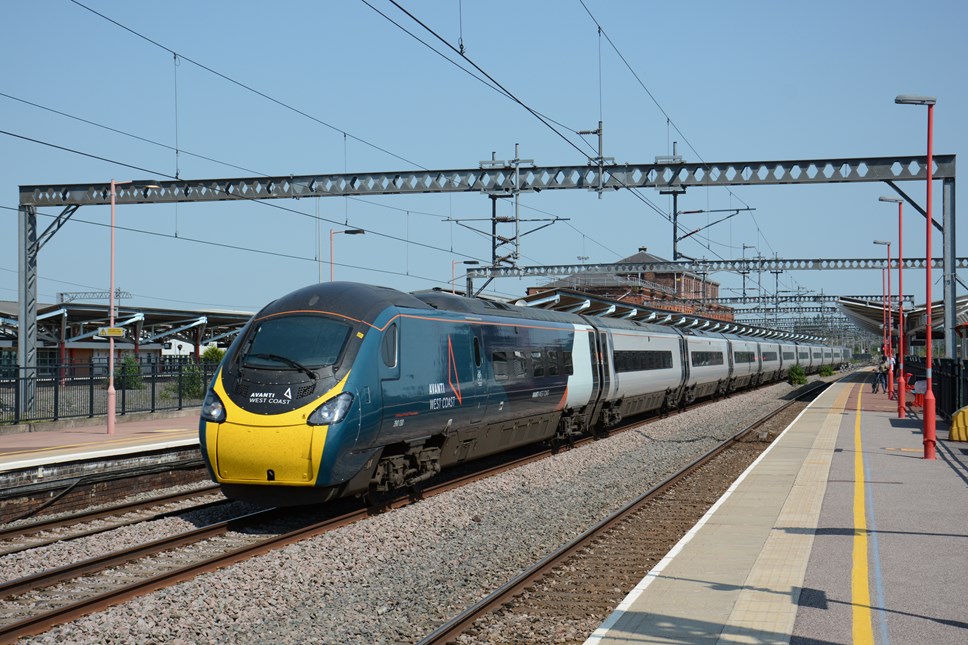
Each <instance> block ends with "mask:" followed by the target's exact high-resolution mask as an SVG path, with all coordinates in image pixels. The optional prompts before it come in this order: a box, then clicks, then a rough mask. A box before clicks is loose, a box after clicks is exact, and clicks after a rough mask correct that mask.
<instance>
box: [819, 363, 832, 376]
mask: <svg viewBox="0 0 968 645" xmlns="http://www.w3.org/2000/svg"><path fill="white" fill-rule="evenodd" d="M833 373H834V368H833V366H831V365H821V366H820V376H832V375H833Z"/></svg>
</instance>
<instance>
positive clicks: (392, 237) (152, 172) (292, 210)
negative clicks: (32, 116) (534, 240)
mask: <svg viewBox="0 0 968 645" xmlns="http://www.w3.org/2000/svg"><path fill="white" fill-rule="evenodd" d="M0 134H6V135H9V136H11V137H15V138H18V139H23V140H25V141H29V142H31V143H36V144H39V145H44V146H48V147H51V148H55V149H57V150H63V151H65V152H71V153H74V154H78V155H81V156H84V157H90V158H92V159H97V160H99V161H104V162H106V163H112V164H116V165H119V166H124V167H127V168H133V169H135V170H140V171H142V172H145V173H148V174H150V175H155V176H158V177H165V178H166V179H175V178H174V177H173V176H172V175H169V174H167V173H164V172H161V171H158V170H150V169H147V168H142V167H140V166H135V165H133V164H128V163H124V162H122V161H117V160H113V159H108V158H107V157H101V156H98V155H94V154H91V153H87V152H83V151H81V150H76V149H74V148H68V147H65V146H59V145H57V144H53V143H49V142H47V141H41V140H40V139H34V138H32V137H26V136H23V135H19V134H14V133H12V132H7V131H6V130H0ZM212 190H218V189H217V188H213V189H212ZM232 197H233V198H236V199H239V200H243V201H248V202H251V203H254V204H262V205H263V206H268V207H270V208H276V209H278V210H281V211H285V212H288V213H294V214H296V215H301V216H302V217H305V218H308V219H312V220H316V219H318V220H320V221H323V222H328V223H330V224H336V225H338V226H343V225H344V223H343V222H340V221H338V220H332V219H329V218H326V217H319V218H317V217H316V215H314V214H312V213H306V212H303V211H300V210H296V209H295V208H288V207H286V206H281V205H279V204H273V203H270V202H266V201H263V200H260V199H255V198H252V197H245V196H242V195H233V196H232ZM364 230H366V232H367V233H372V234H373V235H376V236H378V237H383V238H386V239H390V240H396V241H398V242H404V243H406V244H414V245H416V246H420V247H423V248H426V249H430V250H433V251H440V252H442V253H447V254H449V255H459V256H462V257H466V258H471V259H477V260H480V259H481V258H474V256H472V255H468V254H466V253H456V252H453V251H451V250H450V249H445V248H442V247H438V246H433V245H431V244H424V243H423V242H414V241H412V240H405V239H403V238H401V237H397V236H396V235H390V234H388V233H381V232H380V231H375V230H372V229H364Z"/></svg>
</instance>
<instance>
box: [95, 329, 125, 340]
mask: <svg viewBox="0 0 968 645" xmlns="http://www.w3.org/2000/svg"><path fill="white" fill-rule="evenodd" d="M97 335H98V336H101V337H102V338H108V337H114V338H121V337H122V336H124V327H98V330H97Z"/></svg>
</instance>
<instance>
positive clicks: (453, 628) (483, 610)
mask: <svg viewBox="0 0 968 645" xmlns="http://www.w3.org/2000/svg"><path fill="white" fill-rule="evenodd" d="M829 385H830V384H829V383H827V382H824V383H822V384H821V385H819V386H817V387H815V388H813V389H811V390H809V391H807V392H802V393H801V394H800V395H798V396H797V397H796V398H794V399H791V400H790V401H789V402H787V403H786V404H784V405H782V406H780V407H779V408H777V409H776V410H773V411H772V412H770V413H769V414H768V415H766V416H764V417H762V418H761V419H758V420H756V421H755V422H753V423H752V424H750V425H749V426H748V427H746V428H744V429H742V430H740V431H739V432H737V433H735V434H734V435H733V436H732V437H730V438H728V439H726V440H725V441H723V442H722V443H721V444H720V445H718V446H716V447H715V448H713V449H712V450H710V451H709V452H707V453H706V454H704V455H702V456H700V457H699V458H698V459H696V460H694V461H693V462H692V463H690V464H687V465H686V466H685V467H683V468H681V469H680V470H678V471H677V472H675V473H673V474H672V475H670V476H669V477H667V478H666V479H664V480H663V481H661V482H659V483H658V484H656V485H655V486H653V487H652V488H650V489H649V490H648V491H646V492H645V493H643V494H642V495H640V496H639V497H637V498H636V499H634V500H632V501H631V502H629V503H628V504H626V505H625V506H624V507H622V508H621V509H619V510H617V511H615V512H614V513H612V514H611V515H609V516H608V517H606V518H605V519H603V520H602V521H600V522H599V523H598V524H596V525H595V526H593V527H591V528H589V529H588V530H586V531H585V532H584V533H582V534H581V535H579V536H578V537H576V538H575V539H574V540H572V541H571V542H569V543H568V544H565V545H564V546H562V547H561V548H559V549H558V550H557V551H555V552H553V553H551V554H550V555H548V556H547V557H545V558H544V559H543V560H541V561H540V562H537V563H535V564H534V565H533V566H532V567H530V568H528V569H527V570H525V571H523V572H522V573H520V574H519V575H518V576H516V577H515V578H514V579H512V580H510V581H509V582H507V583H506V584H504V585H503V586H501V587H500V588H498V589H496V590H495V591H494V592H492V593H491V594H489V595H488V596H487V597H485V598H484V599H482V600H481V601H480V602H478V603H476V604H474V605H472V606H470V607H468V608H467V609H466V610H464V611H463V612H461V613H460V614H459V615H457V616H455V617H454V618H453V619H451V620H450V621H448V622H446V623H444V624H443V625H441V626H440V627H438V628H437V629H436V630H434V631H433V632H431V633H430V634H428V635H427V636H426V637H425V638H423V639H422V640H420V641H418V645H436V644H439V643H448V642H454V640H455V639H456V638H457V636H459V635H460V634H462V633H464V632H465V631H467V629H468V628H470V626H471V625H473V624H474V622H476V621H477V620H478V619H479V618H481V617H482V616H484V615H486V614H488V613H491V612H492V611H494V610H495V609H497V608H498V607H500V606H502V605H504V604H506V603H507V602H508V601H509V600H511V599H512V598H513V597H514V596H516V595H518V594H519V593H521V592H522V591H523V590H524V589H525V588H526V587H528V586H529V585H531V584H532V583H534V582H535V581H537V580H539V579H540V578H543V577H544V576H545V575H547V574H548V573H549V572H550V571H551V570H553V569H554V568H556V567H557V566H559V565H560V564H563V563H564V562H565V561H566V560H567V559H568V558H570V557H571V556H572V555H574V554H575V552H577V551H578V550H580V549H582V548H584V547H585V546H587V544H588V542H589V541H590V540H591V538H593V537H594V536H596V535H599V534H601V533H603V532H605V531H607V530H608V529H610V528H612V527H613V526H615V525H616V524H618V523H620V522H622V521H623V520H624V519H625V518H626V517H628V516H629V515H631V514H632V513H634V512H635V511H636V510H638V509H639V508H640V507H642V506H643V505H644V504H646V503H648V502H649V501H651V500H652V499H654V498H655V497H656V496H658V495H659V494H661V493H663V492H665V491H666V490H668V489H669V488H671V487H672V486H673V485H674V484H675V483H676V482H678V481H679V480H681V479H682V478H683V477H685V476H687V475H689V474H690V473H693V472H695V471H696V470H698V469H699V468H700V467H702V466H703V465H704V464H706V463H707V462H709V461H710V460H712V459H713V458H714V457H716V456H717V455H719V454H720V453H722V452H723V451H725V450H726V449H728V448H729V447H730V446H732V445H733V444H735V443H737V442H738V441H740V440H741V439H742V438H743V437H744V436H746V435H748V434H749V433H751V432H753V431H754V430H755V429H756V428H758V427H759V426H761V425H762V424H764V423H765V422H766V421H768V420H769V419H770V418H772V417H774V416H776V415H777V414H779V413H780V412H782V411H783V410H785V409H787V408H788V407H790V406H791V405H793V404H794V403H796V402H797V401H799V400H800V399H801V398H804V397H806V396H807V395H810V394H813V393H814V392H817V391H818V390H822V389H825V388H826V387H828V386H829Z"/></svg>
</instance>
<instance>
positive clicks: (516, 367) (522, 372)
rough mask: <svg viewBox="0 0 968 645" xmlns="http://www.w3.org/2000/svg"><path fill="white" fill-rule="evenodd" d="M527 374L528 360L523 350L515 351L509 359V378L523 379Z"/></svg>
mask: <svg viewBox="0 0 968 645" xmlns="http://www.w3.org/2000/svg"><path fill="white" fill-rule="evenodd" d="M527 375H528V360H527V358H526V357H525V355H524V352H521V351H515V352H514V356H513V358H512V359H511V378H514V379H523V378H525V377H526V376H527Z"/></svg>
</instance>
